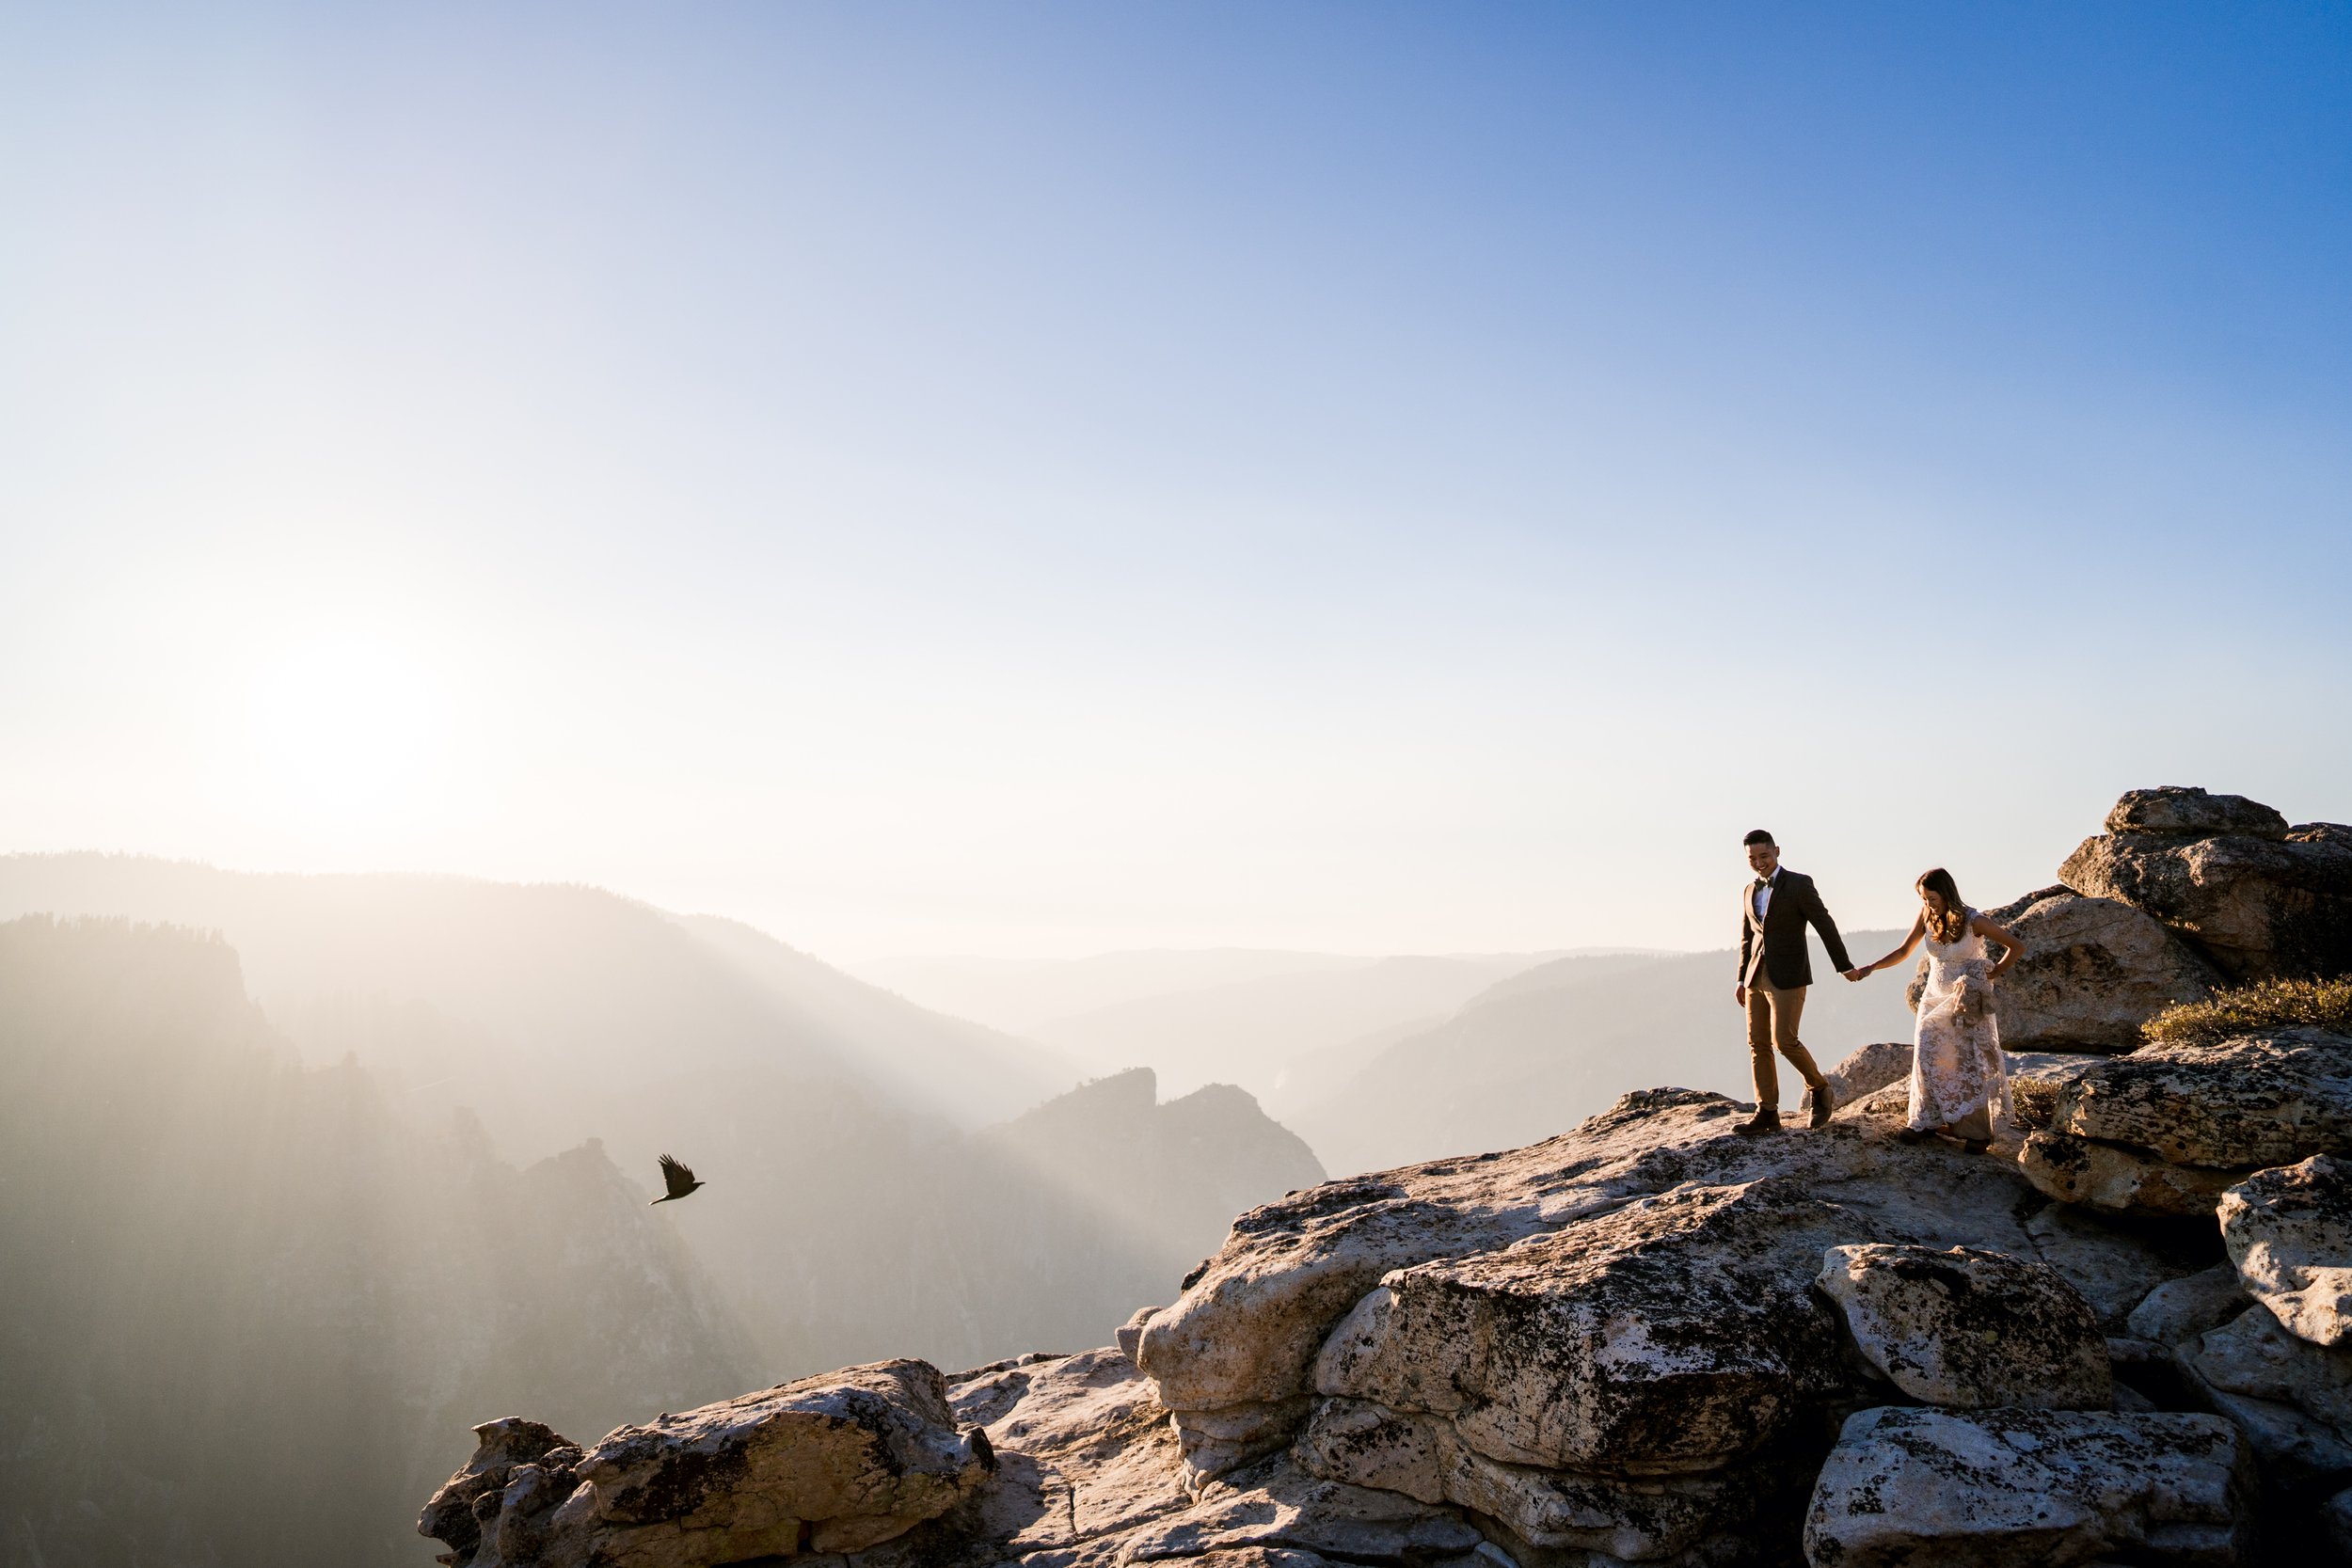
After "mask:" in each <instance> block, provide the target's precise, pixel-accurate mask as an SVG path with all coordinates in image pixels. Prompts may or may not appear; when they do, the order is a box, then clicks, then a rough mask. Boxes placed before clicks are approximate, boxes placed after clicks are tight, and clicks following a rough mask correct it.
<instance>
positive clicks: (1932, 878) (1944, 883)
mask: <svg viewBox="0 0 2352 1568" xmlns="http://www.w3.org/2000/svg"><path fill="white" fill-rule="evenodd" d="M1914 885H1915V886H1916V887H1917V888H1918V890H1919V891H1920V893H1921V894H1923V895H1924V894H1930V893H1932V894H1934V895H1937V896H1938V897H1940V898H1942V899H1943V900H1944V914H1943V917H1942V918H1941V919H1938V918H1937V917H1936V916H1934V915H1931V914H1930V913H1928V912H1927V909H1926V905H1927V899H1926V898H1924V897H1922V898H1921V899H1920V900H1919V903H1920V906H1921V907H1920V911H1919V918H1920V919H1922V920H1924V921H1926V922H1927V925H1928V934H1929V935H1930V936H1931V937H1933V938H1934V939H1935V940H1936V941H1938V942H1958V941H1959V940H1960V939H1961V936H1962V934H1963V932H1965V931H1966V930H1967V929H1968V906H1967V905H1965V904H1963V903H1962V902H1961V901H1960V884H1959V883H1958V882H1955V881H1953V880H1952V874H1951V873H1950V872H1948V871H1947V870H1945V869H1944V868H1943V867H1942V866H1940V865H1939V866H1937V867H1936V868H1935V869H1934V870H1932V871H1924V872H1921V873H1920V875H1919V880H1918V881H1917V882H1916V883H1915V884H1914Z"/></svg>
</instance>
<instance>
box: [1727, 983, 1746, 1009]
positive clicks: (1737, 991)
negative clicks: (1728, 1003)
mask: <svg viewBox="0 0 2352 1568" xmlns="http://www.w3.org/2000/svg"><path fill="white" fill-rule="evenodd" d="M1731 1000H1732V1001H1733V1003H1734V1004H1736V1005H1737V1006H1742V1007H1744V1006H1747V1005H1748V988H1747V987H1745V986H1734V987H1732V988H1731Z"/></svg>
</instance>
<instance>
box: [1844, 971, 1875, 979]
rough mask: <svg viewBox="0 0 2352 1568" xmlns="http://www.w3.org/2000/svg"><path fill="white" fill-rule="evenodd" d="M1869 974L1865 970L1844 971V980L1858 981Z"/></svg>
mask: <svg viewBox="0 0 2352 1568" xmlns="http://www.w3.org/2000/svg"><path fill="white" fill-rule="evenodd" d="M1869 973H1870V972H1869V971H1868V970H1867V969H1850V970H1848V971H1846V978H1847V979H1849V980H1859V979H1862V978H1863V977H1865V976H1866V975H1867V974H1869Z"/></svg>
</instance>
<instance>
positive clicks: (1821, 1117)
mask: <svg viewBox="0 0 2352 1568" xmlns="http://www.w3.org/2000/svg"><path fill="white" fill-rule="evenodd" d="M1836 1109H1837V1097H1836V1095H1835V1094H1832V1093H1831V1092H1830V1087H1829V1085H1827V1084H1816V1085H1813V1125H1814V1126H1816V1127H1827V1126H1828V1125H1829V1114H1830V1113H1831V1112H1832V1111H1835V1110H1836Z"/></svg>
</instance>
